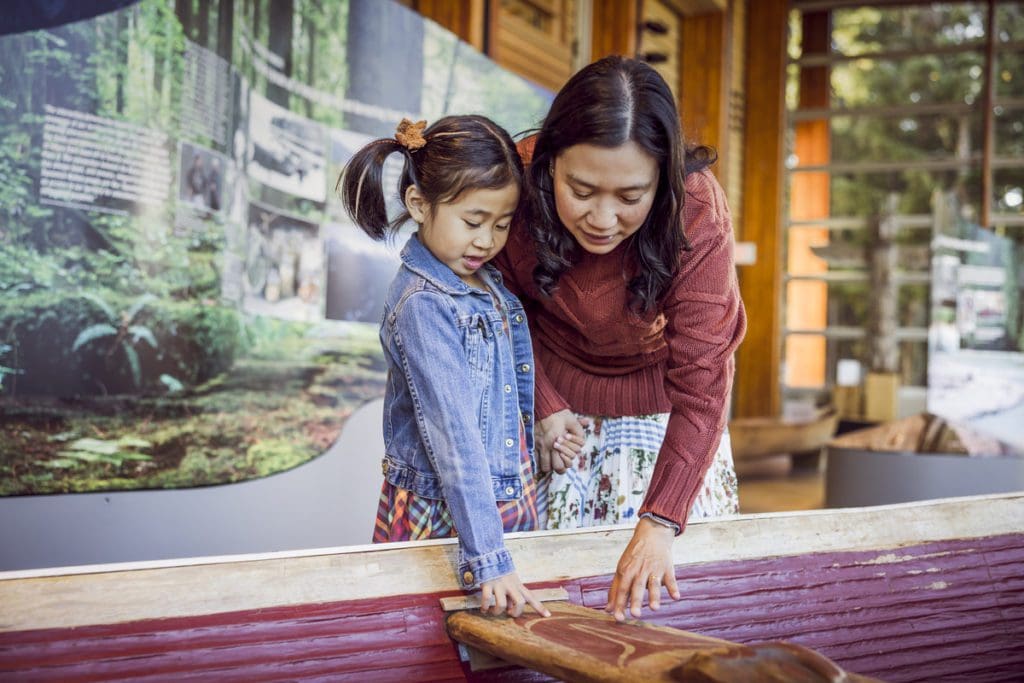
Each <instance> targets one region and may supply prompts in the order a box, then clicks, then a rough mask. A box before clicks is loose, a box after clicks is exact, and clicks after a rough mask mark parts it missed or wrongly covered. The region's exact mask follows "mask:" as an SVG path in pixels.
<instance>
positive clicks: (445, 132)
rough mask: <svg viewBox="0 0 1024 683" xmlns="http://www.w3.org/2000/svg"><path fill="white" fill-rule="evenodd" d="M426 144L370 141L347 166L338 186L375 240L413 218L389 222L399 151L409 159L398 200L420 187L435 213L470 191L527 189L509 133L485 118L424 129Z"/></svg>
mask: <svg viewBox="0 0 1024 683" xmlns="http://www.w3.org/2000/svg"><path fill="white" fill-rule="evenodd" d="M423 138H424V139H425V141H426V144H424V145H423V146H422V147H420V148H419V149H415V150H410V149H409V148H408V147H406V146H405V145H403V144H402V143H400V142H399V141H398V140H397V139H395V138H382V139H380V140H374V141H373V142H371V143H369V144H368V145H366V146H365V147H363V148H362V149H360V150H359V151H358V152H356V153H355V155H354V156H353V157H352V159H351V160H350V161H349V162H348V164H347V165H346V166H345V169H344V171H342V173H341V176H340V177H339V178H338V184H337V187H336V188H335V189H336V190H337V192H338V193H339V194H340V195H341V199H342V203H343V204H344V206H345V211H346V212H347V213H348V215H349V217H350V218H351V219H352V220H353V221H354V222H355V224H356V225H358V226H359V227H360V228H362V229H363V232H365V233H366V234H367V235H369V236H370V237H372V238H374V239H376V240H383V239H386V238H388V237H391V236H393V235H394V234H395V232H397V231H398V229H399V228H400V227H401V226H402V224H403V223H405V221H406V220H408V219H409V212H408V211H405V210H403V211H402V212H401V213H400V214H399V215H398V216H396V217H395V218H394V219H392V220H390V221H389V220H388V212H387V205H386V198H385V196H384V186H383V169H384V162H385V160H386V159H387V158H388V157H389V156H390V155H392V154H394V153H395V152H400V153H402V155H403V156H404V163H403V165H402V175H401V178H400V179H399V182H398V197H399V201H401V202H403V206H404V199H405V191H406V190H407V189H408V188H409V186H410V185H415V186H416V187H417V188H418V189H419V191H420V192H421V193H422V194H423V196H424V198H426V200H427V203H428V204H429V205H430V207H431V211H433V209H434V207H436V206H437V205H438V204H441V203H445V202H452V201H455V200H456V199H458V197H459V196H460V195H461V194H462V193H463V192H465V191H467V190H479V189H489V190H495V189H500V188H502V187H505V186H506V185H508V184H509V183H515V184H516V185H517V186H519V187H522V185H523V162H522V161H521V160H520V158H519V154H518V153H517V152H516V147H515V143H514V142H513V141H512V138H511V137H510V136H509V134H508V132H507V131H506V130H505V129H504V128H502V127H501V126H499V125H497V124H496V123H494V122H493V121H491V120H490V119H488V118H486V117H484V116H476V115H467V116H446V117H444V118H442V119H438V120H437V121H435V122H434V124H433V125H431V126H430V127H429V128H427V129H426V130H424V131H423Z"/></svg>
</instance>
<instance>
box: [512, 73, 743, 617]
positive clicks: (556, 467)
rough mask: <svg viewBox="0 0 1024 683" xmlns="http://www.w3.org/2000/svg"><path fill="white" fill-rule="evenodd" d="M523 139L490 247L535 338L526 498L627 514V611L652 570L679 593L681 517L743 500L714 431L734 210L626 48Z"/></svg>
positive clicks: (726, 378) (575, 521) (622, 583)
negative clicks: (676, 563)
mask: <svg viewBox="0 0 1024 683" xmlns="http://www.w3.org/2000/svg"><path fill="white" fill-rule="evenodd" d="M520 151H521V153H522V155H523V156H524V158H525V159H526V160H527V161H529V163H530V166H529V168H528V170H527V182H526V187H525V188H524V191H525V195H524V200H523V202H522V203H521V205H520V215H519V217H518V221H517V229H514V231H513V235H512V236H511V237H510V238H509V241H508V245H507V247H506V249H505V251H504V252H503V253H502V254H501V256H500V257H499V259H498V260H497V263H498V266H499V268H500V269H501V270H502V272H503V273H504V275H505V277H506V281H507V284H508V285H509V287H510V289H512V291H514V292H515V293H516V294H518V295H519V296H520V297H521V298H522V300H523V302H524V305H525V306H526V310H527V314H528V318H529V322H530V329H531V333H532V335H533V339H534V352H535V356H536V365H537V367H536V404H535V410H536V419H537V420H538V430H537V431H538V443H537V454H538V465H539V468H540V469H541V470H542V471H550V474H549V475H547V476H546V477H545V478H544V479H543V480H542V481H541V482H540V491H539V492H538V508H539V510H540V509H544V508H546V515H547V526H548V528H564V527H574V526H586V525H591V524H613V523H619V522H626V521H632V520H633V519H637V518H638V520H639V521H638V522H637V524H636V528H635V531H634V533H633V537H632V540H631V541H630V543H629V544H628V546H627V547H626V550H625V552H624V553H623V555H622V558H621V559H620V560H619V564H618V567H617V570H616V575H615V578H614V580H613V582H612V586H611V589H610V591H609V596H608V605H607V607H606V609H608V611H611V612H613V613H614V614H615V617H616V618H617V619H619V620H622V619H624V618H625V608H626V606H627V602H628V604H629V607H630V611H631V613H632V614H633V616H636V617H639V616H640V606H641V603H642V601H643V597H644V592H645V591H649V593H650V604H651V608H652V609H658V607H659V599H660V592H661V591H660V587H661V585H665V586H666V587H667V588H668V592H669V594H670V595H671V596H672V597H673V598H678V596H679V592H678V588H677V586H676V582H675V573H674V567H673V563H672V553H671V550H672V541H673V539H674V537H675V536H676V535H678V534H679V533H681V532H682V531H683V529H684V527H685V525H686V521H687V519H688V518H689V517H691V516H694V515H697V516H712V515H718V514H727V513H735V512H737V511H738V501H737V498H736V479H735V473H734V470H733V467H732V456H731V452H730V450H729V447H728V438H727V437H725V438H723V430H724V427H725V422H726V407H727V405H728V400H729V392H730V389H731V385H732V377H733V367H734V365H733V352H734V351H735V349H736V347H737V346H738V345H739V343H740V340H741V339H742V338H743V334H744V331H745V329H746V317H745V313H744V310H743V305H742V303H741V301H740V297H739V288H738V285H737V281H736V274H735V268H734V263H733V256H732V252H733V235H732V222H731V218H730V216H729V209H728V207H727V205H726V202H725V196H724V194H723V192H722V189H721V187H720V186H719V184H718V183H717V181H716V180H715V179H714V177H713V176H712V175H711V173H710V172H709V171H708V170H707V166H709V165H710V164H711V163H712V162H713V161H714V156H715V155H714V153H713V152H712V151H711V150H710V149H708V148H706V147H693V148H690V149H684V147H683V142H682V139H681V134H680V130H679V115H678V112H677V110H676V107H675V102H674V99H673V97H672V93H671V91H670V90H669V88H668V86H667V85H666V83H665V81H664V80H663V79H662V78H661V76H659V75H658V73H657V72H656V71H654V70H653V69H652V68H651V67H650V66H648V65H647V64H645V63H643V62H638V61H636V60H631V59H625V58H621V57H608V58H605V59H602V60H600V61H598V62H595V63H593V64H591V65H589V66H588V67H586V68H584V69H583V70H582V71H580V72H579V73H577V74H576V75H575V76H573V77H572V78H571V79H570V80H569V82H568V83H566V85H565V86H564V87H563V88H562V90H561V91H560V92H559V93H558V95H557V96H556V97H555V100H554V102H553V103H552V105H551V110H550V112H549V113H548V115H547V117H546V118H545V120H544V123H543V126H542V127H541V130H540V132H539V133H538V134H537V135H536V136H534V137H532V138H530V139H528V140H526V141H524V142H523V143H521V144H520ZM545 489H546V493H545ZM541 514H544V513H543V512H542V513H541Z"/></svg>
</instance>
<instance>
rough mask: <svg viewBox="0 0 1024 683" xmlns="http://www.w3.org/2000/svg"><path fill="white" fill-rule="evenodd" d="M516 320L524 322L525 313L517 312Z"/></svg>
mask: <svg viewBox="0 0 1024 683" xmlns="http://www.w3.org/2000/svg"><path fill="white" fill-rule="evenodd" d="M516 322H517V323H521V322H523V314H522V313H516Z"/></svg>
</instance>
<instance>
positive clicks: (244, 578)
mask: <svg viewBox="0 0 1024 683" xmlns="http://www.w3.org/2000/svg"><path fill="white" fill-rule="evenodd" d="M1022 531H1024V493H1021V492H1017V493H1012V494H997V495H987V496H970V497H966V498H958V499H945V500H940V501H928V502H920V503H904V504H898V505H888V506H879V507H874V508H852V509H843V510H819V511H812V512H793V513H771V514H762V515H740V516H736V517H731V518H725V519H718V520H708V521H697V520H695V521H693V522H691V523H690V525H689V526H688V528H687V531H686V533H685V534H684V535H683V536H682V537H681V538H680V539H679V540H677V541H676V543H675V545H674V548H673V559H674V561H675V562H676V565H677V566H686V565H693V564H700V563H706V562H714V561H730V560H744V559H754V558H769V557H784V556H790V555H803V554H808V553H829V552H844V551H864V550H870V551H877V552H878V554H879V557H882V556H885V555H889V554H892V553H893V549H894V548H899V547H901V546H908V545H920V544H923V543H928V542H933V541H940V540H949V539H969V538H980V537H986V536H997V535H1005V534H1019V533H1022ZM631 533H632V531H631V528H630V527H629V526H625V527H623V526H618V527H608V528H599V529H588V530H582V531H562V532H533V533H528V534H510V535H509V537H508V541H507V545H508V548H509V550H510V551H511V553H512V555H513V557H514V558H515V559H516V563H517V564H516V568H517V571H518V573H519V575H520V577H521V578H522V579H523V581H524V582H525V583H527V584H528V585H530V584H538V583H548V584H551V583H558V582H565V581H571V580H573V579H576V578H584V577H589V576H600V575H606V574H610V573H612V572H613V571H614V569H615V565H616V563H617V561H618V558H619V556H620V554H621V553H622V550H623V549H624V548H625V546H626V543H627V542H628V540H629V538H630V536H631ZM457 554H458V548H457V546H456V545H455V542H454V541H453V540H442V541H427V542H419V543H401V544H398V543H396V544H388V545H387V546H360V547H357V548H345V549H339V550H338V552H336V553H331V552H330V551H329V550H325V549H320V550H316V551H303V552H295V553H275V554H272V556H270V557H267V556H230V557H227V558H224V560H223V561H217V558H198V559H195V560H185V561H182V562H181V563H178V564H168V563H148V565H145V566H142V567H140V566H134V567H131V568H125V567H124V566H121V565H113V566H111V565H108V566H102V565H100V566H92V567H87V568H78V570H77V571H75V570H74V568H72V570H68V569H65V570H64V571H65V573H63V574H61V573H59V572H57V573H53V570H50V571H48V572H44V573H37V574H36V575H32V573H26V572H17V573H13V572H11V573H8V575H6V576H3V577H0V579H2V580H0V632H2V631H17V630H28V629H38V628H62V627H73V626H84V625H91V624H111V623H122V622H127V621H137V620H142V619H152V618H171V617H188V616H197V615H203V614H215V613H223V612H235V611H245V610H252V609H261V608H270V607H281V606H288V605H303V604H318V603H334V602H344V601H349V600H360V599H366V598H383V597H389V596H395V595H406V594H433V593H457V592H458V591H459V587H458V584H457V582H456V577H455V571H454V570H455V567H456V565H457V561H458V558H457ZM161 564H162V565H163V566H161ZM410 567H417V570H416V571H410ZM11 574H17V576H12V575H11ZM26 574H27V575H26ZM282 578H286V579H287V580H282ZM169 594H173V595H175V596H176V598H175V600H171V601H169V600H167V599H166V596H167V595H169Z"/></svg>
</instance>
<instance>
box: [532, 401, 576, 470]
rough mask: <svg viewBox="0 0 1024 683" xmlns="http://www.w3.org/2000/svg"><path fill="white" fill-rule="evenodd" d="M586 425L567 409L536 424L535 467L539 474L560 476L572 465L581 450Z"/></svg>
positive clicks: (552, 414)
mask: <svg viewBox="0 0 1024 683" xmlns="http://www.w3.org/2000/svg"><path fill="white" fill-rule="evenodd" d="M584 419H586V418H584ZM586 424H589V422H587V423H586ZM586 424H585V423H584V422H581V421H580V420H579V419H577V418H576V415H575V414H573V412H572V411H571V410H568V409H566V410H559V411H558V412H557V413H551V414H550V415H548V416H547V417H545V418H544V419H543V420H541V421H540V422H539V423H538V424H537V431H536V437H537V439H536V440H537V466H538V468H539V469H540V471H541V473H545V472H550V471H551V470H554V471H555V472H557V473H559V474H561V473H562V472H565V470H566V468H568V467H569V466H570V465H572V462H573V460H575V459H576V457H577V456H579V454H580V452H581V451H582V450H583V440H584V435H583V428H584V427H585V426H586Z"/></svg>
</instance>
